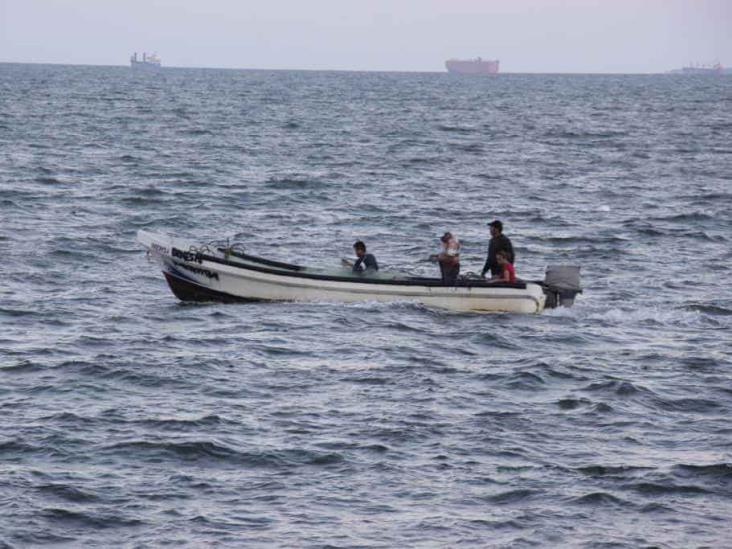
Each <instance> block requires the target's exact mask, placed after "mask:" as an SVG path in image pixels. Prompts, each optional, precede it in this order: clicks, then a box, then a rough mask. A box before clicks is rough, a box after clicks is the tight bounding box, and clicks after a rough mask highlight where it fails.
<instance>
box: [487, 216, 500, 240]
mask: <svg viewBox="0 0 732 549" xmlns="http://www.w3.org/2000/svg"><path fill="white" fill-rule="evenodd" d="M488 226H489V227H490V228H491V236H492V237H494V238H495V237H496V236H498V235H500V234H501V233H503V223H501V222H500V221H498V220H497V219H496V220H495V221H491V222H490V223H488Z"/></svg>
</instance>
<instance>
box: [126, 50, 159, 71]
mask: <svg viewBox="0 0 732 549" xmlns="http://www.w3.org/2000/svg"><path fill="white" fill-rule="evenodd" d="M130 66H131V67H132V68H133V69H159V68H160V57H158V56H157V54H154V53H152V54H150V55H148V54H147V53H145V52H142V59H138V58H137V52H135V53H134V54H133V55H132V57H130Z"/></svg>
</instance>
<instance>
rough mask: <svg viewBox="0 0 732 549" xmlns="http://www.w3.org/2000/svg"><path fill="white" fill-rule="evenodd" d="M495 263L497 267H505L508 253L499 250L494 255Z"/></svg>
mask: <svg viewBox="0 0 732 549" xmlns="http://www.w3.org/2000/svg"><path fill="white" fill-rule="evenodd" d="M496 261H497V262H498V264H499V265H505V264H506V263H508V252H507V251H505V250H501V251H499V252H498V253H497V254H496Z"/></svg>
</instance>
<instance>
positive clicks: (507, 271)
mask: <svg viewBox="0 0 732 549" xmlns="http://www.w3.org/2000/svg"><path fill="white" fill-rule="evenodd" d="M508 259H509V252H508V250H501V251H499V252H498V253H497V254H496V261H497V263H498V265H499V267H500V268H501V271H500V273H499V274H497V275H496V276H494V277H493V278H491V279H490V280H489V281H488V283H489V284H496V283H499V282H510V283H514V282H516V270H515V269H514V268H513V265H512V264H511V263H510V262H509V261H508Z"/></svg>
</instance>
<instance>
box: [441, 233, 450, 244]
mask: <svg viewBox="0 0 732 549" xmlns="http://www.w3.org/2000/svg"><path fill="white" fill-rule="evenodd" d="M451 238H452V233H451V232H450V231H447V232H446V233H445V234H443V235H442V236H441V237H440V242H442V243H443V244H447V243H448V242H449V241H450V239H451Z"/></svg>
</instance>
